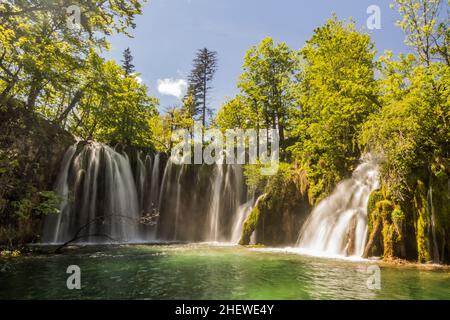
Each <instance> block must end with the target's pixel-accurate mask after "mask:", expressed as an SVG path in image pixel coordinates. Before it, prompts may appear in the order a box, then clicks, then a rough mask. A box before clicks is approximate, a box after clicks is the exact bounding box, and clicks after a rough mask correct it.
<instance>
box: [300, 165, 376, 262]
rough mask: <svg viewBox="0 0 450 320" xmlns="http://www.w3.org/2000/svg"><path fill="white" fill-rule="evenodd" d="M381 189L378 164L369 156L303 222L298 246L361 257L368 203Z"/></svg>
mask: <svg viewBox="0 0 450 320" xmlns="http://www.w3.org/2000/svg"><path fill="white" fill-rule="evenodd" d="M377 188H379V177H378V167H377V164H376V162H375V161H374V160H372V159H371V158H370V157H367V160H365V161H364V162H363V163H361V164H360V165H359V166H358V167H357V168H356V170H355V171H354V172H353V174H352V177H351V178H350V179H347V180H344V181H342V182H341V183H340V184H339V185H338V186H337V187H336V189H335V191H334V192H333V193H332V194H331V195H330V196H329V197H328V198H326V199H324V200H322V201H321V202H320V203H319V204H318V206H317V207H316V208H315V209H314V210H313V211H312V213H311V215H310V216H309V218H308V220H307V221H306V223H305V224H304V225H303V227H302V230H301V232H300V236H299V239H298V242H297V245H298V247H300V248H301V249H302V250H303V251H305V252H306V253H309V254H313V255H326V256H335V255H337V256H358V257H360V256H362V255H363V251H364V246H365V242H366V238H367V230H368V227H367V202H368V200H369V195H370V193H371V192H372V191H374V190H376V189H377Z"/></svg>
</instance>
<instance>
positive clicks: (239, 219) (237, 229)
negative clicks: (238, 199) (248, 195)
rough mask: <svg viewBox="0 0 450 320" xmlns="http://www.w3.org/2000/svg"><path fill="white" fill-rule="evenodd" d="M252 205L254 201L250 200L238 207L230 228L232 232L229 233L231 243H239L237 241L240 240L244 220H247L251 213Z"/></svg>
mask: <svg viewBox="0 0 450 320" xmlns="http://www.w3.org/2000/svg"><path fill="white" fill-rule="evenodd" d="M253 203H254V199H251V200H249V201H247V202H246V203H244V204H242V205H240V206H239V209H238V211H237V213H236V218H235V219H234V222H233V228H232V232H231V242H233V243H238V242H239V240H240V238H241V234H242V228H243V226H244V222H245V220H247V218H248V216H249V215H250V213H251V212H252V209H253Z"/></svg>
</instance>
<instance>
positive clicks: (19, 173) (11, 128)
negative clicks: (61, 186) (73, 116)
mask: <svg viewBox="0 0 450 320" xmlns="http://www.w3.org/2000/svg"><path fill="white" fill-rule="evenodd" d="M10 103H11V105H8V106H7V107H4V108H3V107H2V108H0V166H1V167H2V175H1V181H0V217H1V219H0V225H1V226H2V228H4V230H6V229H8V230H9V232H8V233H9V234H10V236H8V239H7V241H8V242H9V243H15V244H21V243H26V242H33V241H37V240H39V237H38V236H39V234H40V231H41V228H40V222H41V221H40V220H41V217H40V216H39V215H34V214H31V213H29V215H30V216H29V217H28V216H27V217H26V218H23V219H18V217H17V215H15V214H14V213H15V210H16V209H15V207H14V204H18V203H19V204H20V203H32V204H33V205H35V204H38V203H37V201H38V200H39V197H40V196H39V192H41V191H47V190H52V188H53V183H54V181H55V178H56V176H57V174H58V172H59V168H60V163H61V160H62V158H63V156H64V153H65V151H66V149H67V148H68V147H69V146H70V145H71V144H73V143H74V142H75V138H74V137H73V136H72V135H71V134H70V133H68V132H67V131H65V130H63V129H61V128H60V126H59V125H58V124H55V123H52V122H51V121H49V120H46V119H44V118H43V117H42V116H39V115H37V114H35V113H34V112H30V111H27V110H26V109H25V108H24V107H22V106H19V105H15V104H14V102H10ZM3 169H4V170H3ZM30 201H31V202H30ZM0 231H1V230H0ZM0 233H2V232H0ZM2 234H4V233H2ZM4 242H5V238H4V237H3V236H0V245H1V244H4Z"/></svg>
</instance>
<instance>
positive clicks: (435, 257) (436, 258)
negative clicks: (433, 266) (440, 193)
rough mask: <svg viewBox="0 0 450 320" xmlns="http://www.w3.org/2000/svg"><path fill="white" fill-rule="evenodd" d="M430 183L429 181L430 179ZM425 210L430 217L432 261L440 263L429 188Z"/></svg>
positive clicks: (431, 195)
mask: <svg viewBox="0 0 450 320" xmlns="http://www.w3.org/2000/svg"><path fill="white" fill-rule="evenodd" d="M430 181H431V179H430ZM427 210H428V212H429V214H430V217H431V235H432V239H433V261H434V262H436V263H440V259H439V248H438V242H437V236H436V215H435V211H434V204H433V187H432V186H431V183H430V187H429V189H428V192H427Z"/></svg>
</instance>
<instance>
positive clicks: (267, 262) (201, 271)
mask: <svg viewBox="0 0 450 320" xmlns="http://www.w3.org/2000/svg"><path fill="white" fill-rule="evenodd" d="M72 264H75V265H79V266H80V268H81V285H82V289H81V290H73V291H71V290H68V289H67V288H66V280H67V277H68V275H67V274H66V269H67V267H68V266H69V265H72ZM369 265H370V263H369V262H365V261H359V262H358V261H357V262H355V261H342V260H333V259H323V258H315V257H310V256H302V255H298V254H293V253H290V252H276V251H267V250H264V251H258V250H249V249H244V248H239V247H231V246H220V245H214V246H211V245H207V244H197V245H165V246H157V245H152V246H145V245H138V246H129V247H126V246H123V247H89V248H84V249H80V250H76V251H72V252H70V253H66V254H63V255H54V256H35V257H21V258H16V259H0V298H1V299H14V298H25V299H31V298H41V299H52V298H53V299H55V298H57V299H61V298H62V299H79V298H106V299H114V298H118V299H121V298H122V299H123V298H125V299H127V298H131V299H450V274H449V272H448V271H426V270H418V269H413V268H391V267H389V268H388V267H382V268H381V290H370V289H368V288H367V285H366V282H367V279H368V277H369V276H370V274H368V273H367V267H368V266H369Z"/></svg>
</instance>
